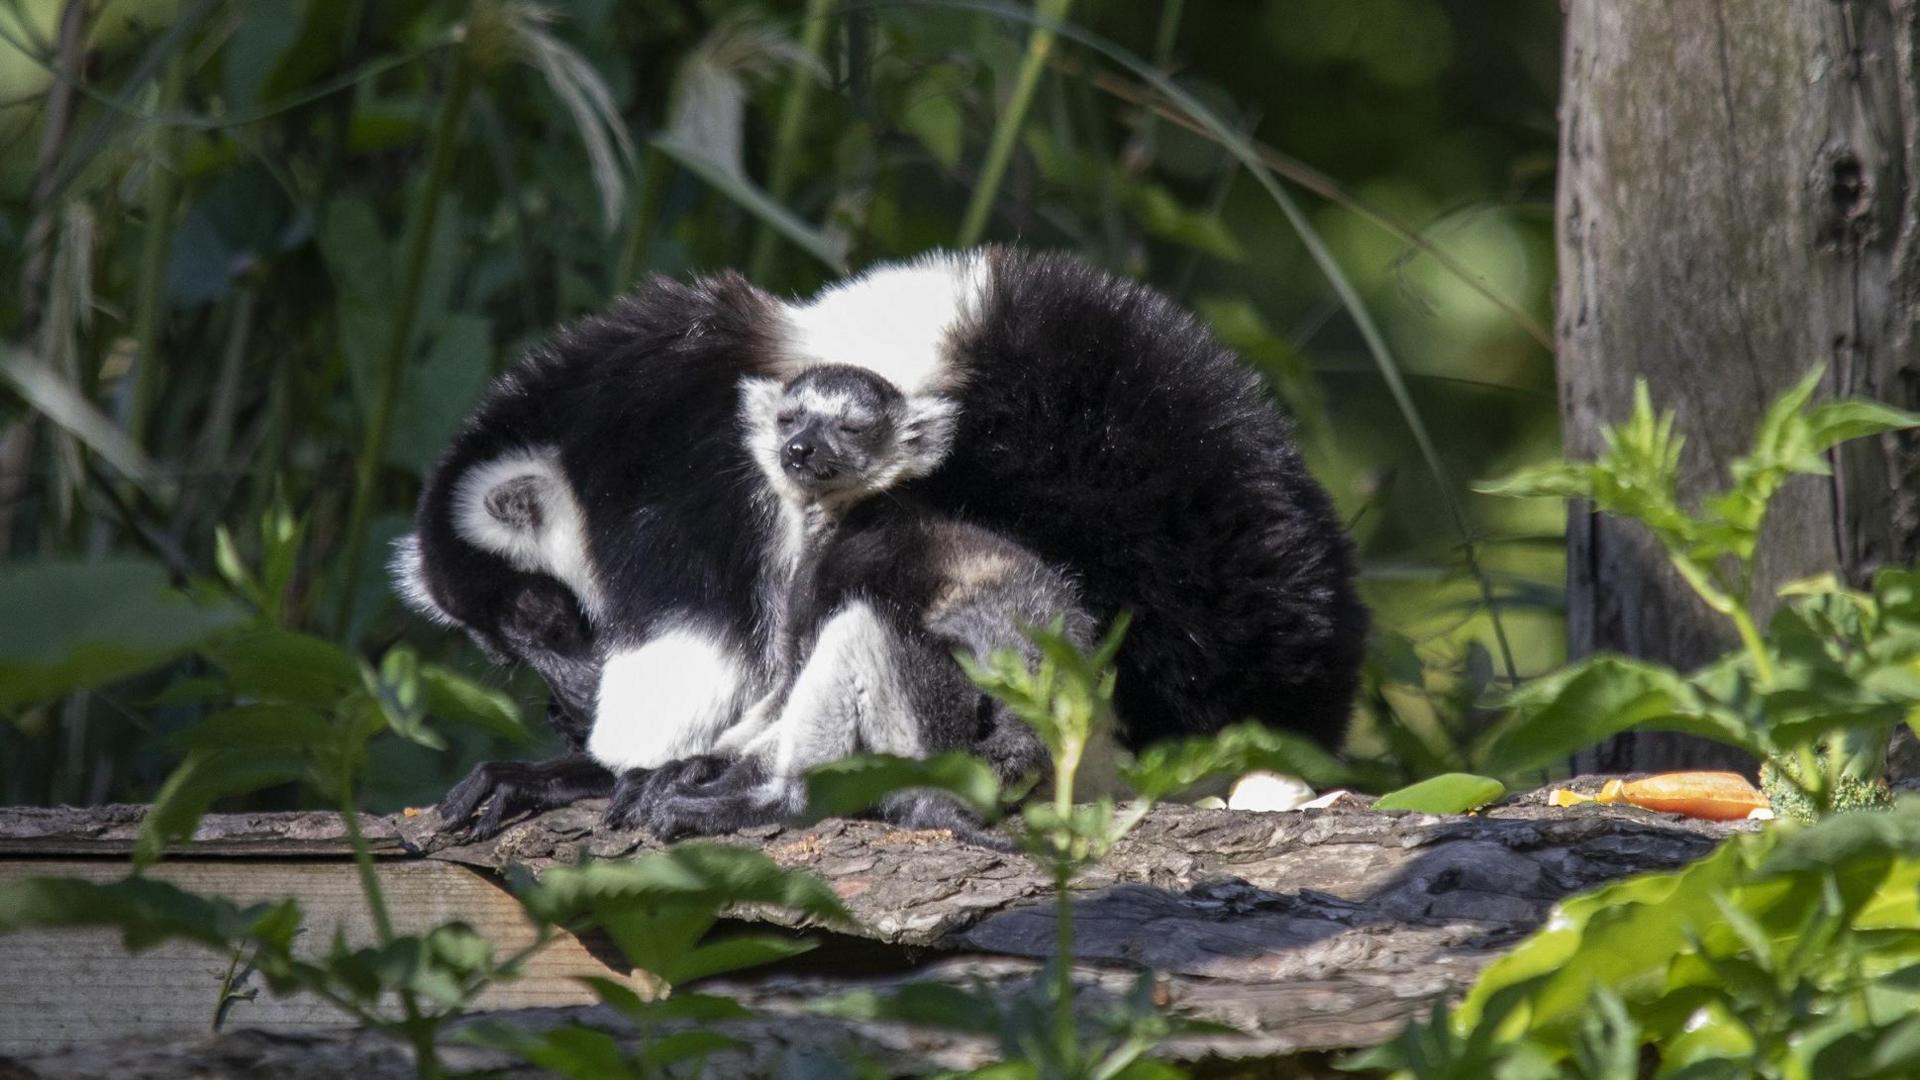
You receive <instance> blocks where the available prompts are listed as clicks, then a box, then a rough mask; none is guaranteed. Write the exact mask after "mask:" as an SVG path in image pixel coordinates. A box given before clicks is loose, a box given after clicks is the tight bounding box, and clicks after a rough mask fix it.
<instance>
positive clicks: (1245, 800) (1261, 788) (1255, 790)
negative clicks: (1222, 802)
mask: <svg viewBox="0 0 1920 1080" xmlns="http://www.w3.org/2000/svg"><path fill="white" fill-rule="evenodd" d="M1312 798H1313V789H1312V788H1310V787H1308V786H1307V785H1306V783H1305V782H1304V781H1302V780H1300V779H1299V778H1298V777H1293V776H1282V775H1281V774H1279V773H1274V772H1267V771H1266V770H1264V769H1261V770H1256V771H1254V772H1250V773H1248V774H1247V775H1245V776H1243V777H1241V778H1240V779H1239V780H1237V781H1235V782H1234V785H1233V791H1232V792H1230V793H1229V794H1228V795H1227V809H1229V810H1258V811H1261V812H1265V813H1271V812H1273V811H1276V810H1297V809H1299V808H1300V807H1301V806H1303V805H1306V803H1307V801H1308V800H1309V799H1312Z"/></svg>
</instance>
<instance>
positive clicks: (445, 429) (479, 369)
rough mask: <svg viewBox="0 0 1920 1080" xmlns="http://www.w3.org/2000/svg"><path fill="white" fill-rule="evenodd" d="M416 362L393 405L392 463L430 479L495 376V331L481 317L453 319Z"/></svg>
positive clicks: (442, 324)
mask: <svg viewBox="0 0 1920 1080" xmlns="http://www.w3.org/2000/svg"><path fill="white" fill-rule="evenodd" d="M428 330H429V332H430V333H431V334H432V345H431V346H429V347H428V348H427V349H426V350H425V352H424V353H423V354H422V355H421V356H420V357H419V359H417V360H415V361H413V362H412V363H411V364H410V365H409V367H408V371H407V375H406V377H405V378H404V379H402V380H401V383H400V396H399V398H398V399H397V400H396V401H395V402H394V405H393V427H392V434H391V435H390V436H389V437H388V440H387V451H386V456H387V463H388V464H390V465H397V466H399V467H401V468H403V469H408V470H411V471H412V472H413V473H414V474H415V475H425V473H426V472H427V470H428V469H430V468H432V466H433V463H434V462H435V461H437V460H439V457H440V454H441V452H442V451H444V450H445V449H446V447H447V444H448V443H450V442H452V441H453V436H454V434H455V432H457V431H458V430H459V428H460V424H461V422H462V421H463V420H465V419H466V416H467V411H468V410H469V409H470V408H472V407H473V403H474V402H475V401H476V400H478V399H479V397H480V394H481V392H482V391H484V390H485V389H486V387H487V380H488V379H489V378H491V377H492V376H493V329H492V326H491V325H490V324H489V323H488V322H487V320H486V319H484V318H481V317H480V316H478V315H448V316H446V317H444V318H441V319H438V320H436V321H435V322H434V323H433V324H432V325H431V326H430V327H429V328H428Z"/></svg>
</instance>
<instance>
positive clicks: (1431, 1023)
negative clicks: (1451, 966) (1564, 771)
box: [1348, 800, 1920, 1080]
mask: <svg viewBox="0 0 1920 1080" xmlns="http://www.w3.org/2000/svg"><path fill="white" fill-rule="evenodd" d="M1917 1006H1920V801H1915V800H1904V801H1902V802H1901V803H1900V804H1899V805H1898V806H1896V807H1895V808H1894V809H1893V810H1892V811H1889V812H1883V813H1850V814H1841V815H1837V816H1834V817H1831V818H1828V819H1825V820H1823V821H1821V822H1819V823H1818V824H1815V825H1811V826H1798V827H1796V826H1791V825H1782V826H1778V827H1774V828H1769V829H1767V830H1766V831H1763V832H1760V833H1756V834H1751V835H1745V836H1738V837H1735V838H1734V839H1732V840H1730V841H1728V843H1727V844H1726V845H1724V846H1723V847H1722V848H1721V849H1720V850H1719V851H1717V852H1716V853H1714V854H1713V855H1712V856H1709V857H1708V858H1706V859H1704V860H1702V861H1700V862H1698V863H1695V864H1694V865H1692V866H1689V867H1687V868H1686V869H1684V870H1680V871H1676V872H1673V873H1666V874H1649V875H1643V876H1640V877H1636V878H1631V879H1629V880H1627V881H1622V882H1618V883H1616V884H1613V885H1609V886H1605V887H1603V888H1601V889H1599V890H1596V891H1594V892H1592V893H1588V894H1586V895H1583V896H1578V897H1574V898H1572V899H1569V900H1566V901H1563V902H1562V903H1561V904H1560V905H1559V906H1558V907H1557V908H1556V909H1555V911H1554V912H1553V914H1552V916H1550V918H1549V920H1548V923H1547V926H1546V927H1545V928H1544V929H1542V930H1540V931H1538V932H1536V933H1535V934H1534V935H1533V936H1532V937H1530V938H1528V939H1527V940H1526V941H1525V942H1522V943H1521V945H1520V946H1519V947H1518V948H1516V949H1515V950H1514V951H1513V952H1511V953H1509V954H1507V955H1506V956H1504V957H1502V958H1501V959H1500V960H1497V961H1495V962H1494V964H1493V965H1492V966H1491V967H1489V968H1488V969H1487V970H1486V971H1485V972H1484V973H1482V975H1481V977H1480V979H1479V980H1478V981H1477V982H1476V983H1475V985H1474V987H1473V989H1472V990H1471V991H1469V992H1468V994H1467V997H1466V1000H1465V1001H1464V1002H1463V1003H1462V1004H1461V1005H1460V1007H1459V1008H1458V1009H1457V1010H1452V1011H1449V1010H1447V1009H1445V1008H1444V1007H1436V1009H1435V1011H1434V1013H1433V1015H1432V1017H1431V1018H1430V1019H1429V1020H1428V1021H1427V1022H1425V1023H1422V1024H1416V1025H1413V1026H1412V1027H1410V1028H1409V1029H1408V1030H1407V1031H1406V1032H1405V1033H1403V1034H1402V1035H1401V1036H1400V1037H1399V1038H1398V1039H1396V1040H1395V1041H1394V1042H1393V1043H1391V1044H1389V1045H1387V1046H1384V1047H1381V1048H1379V1049H1377V1050H1374V1051H1370V1052H1367V1053H1364V1054H1360V1055H1356V1056H1355V1057H1353V1058H1352V1059H1350V1061H1349V1062H1348V1064H1349V1065H1350V1066H1351V1067H1353V1068H1355V1069H1362V1068H1364V1069H1389V1070H1393V1071H1394V1074H1395V1075H1396V1076H1406V1077H1418V1078H1421V1080H1436V1078H1441V1077H1459V1078H1462V1080H1465V1078H1467V1077H1484V1076H1490V1075H1491V1076H1500V1077H1513V1078H1520V1077H1542V1078H1546V1077H1561V1076H1564V1077H1575V1078H1586V1080H1627V1078H1635V1077H1640V1076H1645V1075H1649V1073H1648V1072H1646V1071H1645V1070H1644V1064H1645V1063H1646V1062H1647V1061H1649V1060H1650V1061H1652V1062H1653V1071H1652V1073H1651V1075H1655V1076H1660V1077H1687V1078H1694V1077H1700V1078H1718V1077H1726V1078H1733V1077H1744V1076H1761V1077H1810V1076H1817V1077H1823V1078H1824V1077H1859V1078H1866V1077H1886V1078H1892V1077H1902V1076H1911V1075H1913V1073H1914V1071H1915V1069H1916V1068H1920V1021H1916V1020H1915V1010H1916V1007H1917Z"/></svg>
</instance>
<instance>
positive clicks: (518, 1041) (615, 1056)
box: [455, 1021, 651, 1080]
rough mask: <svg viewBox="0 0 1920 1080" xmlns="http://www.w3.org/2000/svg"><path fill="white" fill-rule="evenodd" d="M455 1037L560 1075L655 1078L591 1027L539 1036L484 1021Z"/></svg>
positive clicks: (619, 1079) (631, 1079)
mask: <svg viewBox="0 0 1920 1080" xmlns="http://www.w3.org/2000/svg"><path fill="white" fill-rule="evenodd" d="M455 1037H456V1038H459V1039H461V1040H462V1041H465V1042H470V1043H473V1044H475V1045H477V1046H485V1047H491V1048H492V1049H495V1050H505V1051H507V1052H508V1053H512V1054H518V1055H520V1056H521V1057H523V1058H526V1059H527V1061H528V1062H530V1063H531V1064H533V1065H534V1066H535V1067H536V1068H540V1069H544V1070H546V1071H548V1072H551V1073H554V1074H556V1075H558V1076H570V1077H593V1078H595V1080H639V1078H640V1077H642V1076H647V1075H651V1074H650V1073H641V1072H638V1071H636V1070H635V1069H634V1068H633V1067H632V1065H631V1064H629V1063H628V1061H627V1058H626V1055H624V1054H622V1053H621V1052H620V1044H619V1042H617V1041H616V1040H615V1039H614V1037H613V1036H611V1035H609V1034H607V1033H606V1032H604V1031H596V1030H594V1029H592V1028H587V1027H579V1026H570V1027H560V1028H555V1029H553V1030H552V1031H546V1032H542V1033H540V1034H538V1035H535V1034H533V1033H531V1032H529V1031H526V1030H525V1029H523V1028H520V1027H516V1026H515V1025H512V1024H506V1023H500V1022H496V1021H483V1022H481V1023H478V1024H474V1025H472V1026H471V1027H467V1028H464V1029H462V1030H461V1031H460V1032H459V1033H458V1034H457V1035H456V1036H455Z"/></svg>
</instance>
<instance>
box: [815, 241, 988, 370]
mask: <svg viewBox="0 0 1920 1080" xmlns="http://www.w3.org/2000/svg"><path fill="white" fill-rule="evenodd" d="M986 285H987V261H986V259H985V257H984V256H982V255H981V254H980V253H979V252H936V253H933V254H930V255H925V256H922V257H920V258H918V259H915V260H913V261H911V262H904V263H894V264H891V265H887V266H881V267H876V268H875V269H872V270H869V271H868V272H866V273H865V274H862V275H860V276H859V277H856V278H853V279H851V280H848V281H844V282H840V283H839V284H836V285H832V286H829V287H828V288H826V289H824V290H822V291H821V292H820V293H819V294H818V295H816V296H815V297H814V298H813V299H812V300H809V301H807V302H806V303H803V304H793V305H789V306H788V308H787V322H788V331H789V334H790V340H789V344H788V354H789V356H790V358H791V359H792V360H794V361H796V362H797V363H799V364H802V365H807V364H852V365H854V366H855V367H863V368H866V369H867V370H868V371H871V372H874V373H875V374H878V375H879V376H880V377H882V378H884V379H886V380H887V381H888V382H891V383H892V384H893V385H895V386H897V387H899V388H900V389H901V391H902V392H903V393H906V394H908V395H913V394H920V393H928V392H940V391H945V390H951V389H953V388H954V379H955V375H956V372H955V371H954V368H953V365H952V363H951V362H950V360H951V357H950V356H949V355H948V353H949V338H950V336H951V334H952V332H953V331H954V330H955V329H956V328H958V327H959V326H960V325H961V324H962V323H964V322H965V321H966V320H967V319H968V318H969V317H970V316H971V315H972V314H973V313H974V312H975V311H977V310H978V309H979V305H980V300H981V295H982V293H983V292H984V290H985V289H986Z"/></svg>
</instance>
